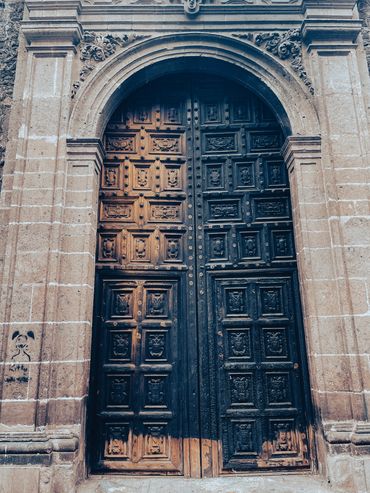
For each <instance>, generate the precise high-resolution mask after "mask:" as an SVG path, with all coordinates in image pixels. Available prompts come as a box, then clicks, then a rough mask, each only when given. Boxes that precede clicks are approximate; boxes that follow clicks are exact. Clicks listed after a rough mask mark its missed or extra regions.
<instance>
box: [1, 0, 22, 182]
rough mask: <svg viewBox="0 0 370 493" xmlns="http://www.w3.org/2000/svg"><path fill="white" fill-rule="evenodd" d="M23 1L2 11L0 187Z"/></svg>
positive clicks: (4, 6)
mask: <svg viewBox="0 0 370 493" xmlns="http://www.w3.org/2000/svg"><path fill="white" fill-rule="evenodd" d="M22 16H23V2H22V1H20V2H13V3H4V4H3V5H2V8H1V13H0V33H1V34H0V43H1V55H0V74H1V75H0V187H1V176H2V171H3V169H2V168H3V166H4V159H5V148H6V138H7V135H8V127H9V116H10V108H11V102H12V96H13V88H14V80H15V70H16V64H17V52H18V38H19V25H20V21H21V20H22Z"/></svg>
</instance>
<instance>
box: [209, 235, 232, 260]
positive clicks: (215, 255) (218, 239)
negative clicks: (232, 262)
mask: <svg viewBox="0 0 370 493" xmlns="http://www.w3.org/2000/svg"><path fill="white" fill-rule="evenodd" d="M228 250H229V246H228V233H227V232H225V233H221V232H217V233H208V234H207V259H208V261H209V262H227V261H228V260H229V252H228Z"/></svg>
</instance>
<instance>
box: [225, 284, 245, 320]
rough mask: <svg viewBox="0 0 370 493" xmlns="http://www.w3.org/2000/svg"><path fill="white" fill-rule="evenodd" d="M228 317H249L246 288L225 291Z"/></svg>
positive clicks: (231, 288)
mask: <svg viewBox="0 0 370 493" xmlns="http://www.w3.org/2000/svg"><path fill="white" fill-rule="evenodd" d="M224 293H225V301H224V303H225V314H226V317H240V316H243V315H244V316H248V311H249V310H248V306H247V290H246V288H237V287H235V288H234V287H230V288H226V289H225V290H224Z"/></svg>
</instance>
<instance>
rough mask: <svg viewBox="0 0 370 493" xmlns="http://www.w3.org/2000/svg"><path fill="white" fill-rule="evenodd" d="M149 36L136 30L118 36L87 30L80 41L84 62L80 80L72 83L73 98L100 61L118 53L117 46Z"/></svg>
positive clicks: (81, 58) (81, 55) (120, 46)
mask: <svg viewBox="0 0 370 493" xmlns="http://www.w3.org/2000/svg"><path fill="white" fill-rule="evenodd" d="M147 37H148V36H145V35H143V34H137V33H134V32H131V33H129V34H123V35H119V36H118V35H113V34H99V33H95V32H92V31H85V32H84V36H83V39H82V41H81V43H80V60H81V61H82V62H84V63H83V66H82V68H81V70H80V77H79V80H77V81H75V82H73V84H72V95H71V96H72V98H74V97H75V95H76V93H77V91H78V89H79V88H80V86H81V83H82V82H84V81H85V80H86V79H87V77H88V76H89V75H90V74H91V72H92V71H93V70H94V69H95V67H96V65H97V64H98V63H99V62H103V61H104V60H106V59H107V58H109V57H110V56H111V55H113V54H114V53H116V51H117V48H123V47H125V46H127V45H129V44H131V43H133V42H134V41H137V40H139V39H143V38H147Z"/></svg>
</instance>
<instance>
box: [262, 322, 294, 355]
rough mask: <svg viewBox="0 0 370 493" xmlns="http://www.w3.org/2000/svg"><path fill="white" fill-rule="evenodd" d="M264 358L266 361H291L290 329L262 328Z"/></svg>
mask: <svg viewBox="0 0 370 493" xmlns="http://www.w3.org/2000/svg"><path fill="white" fill-rule="evenodd" d="M261 333H262V347H263V357H264V359H265V360H266V361H281V360H288V359H289V346H288V329H287V328H286V327H263V328H262V332H261Z"/></svg>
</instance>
